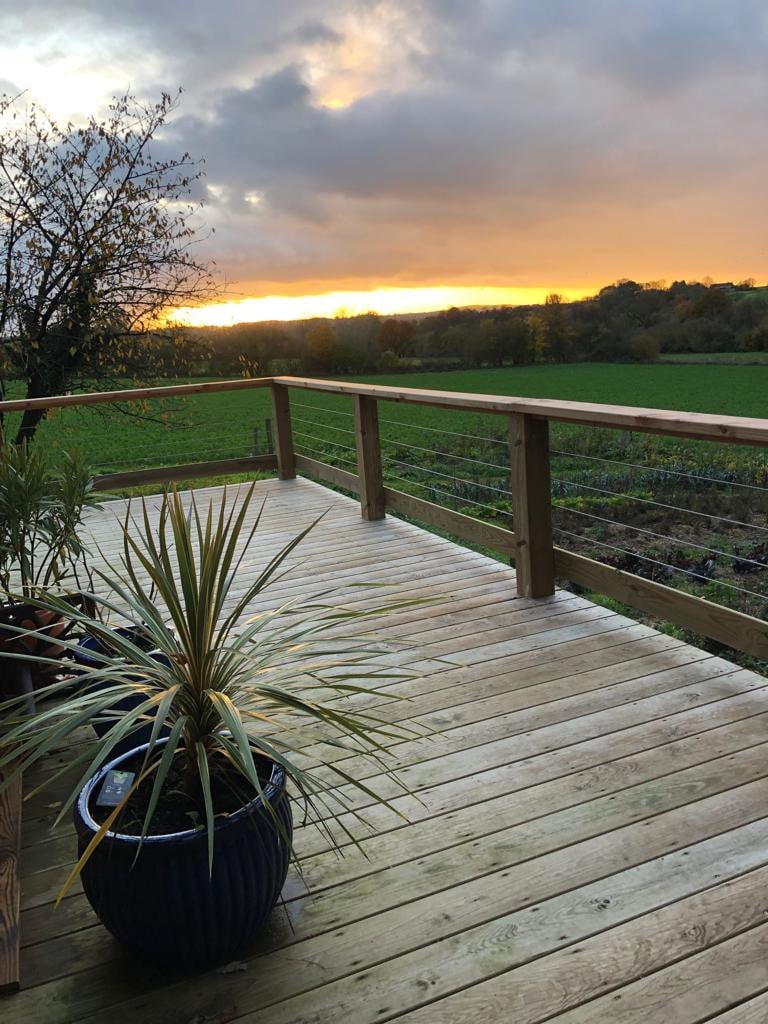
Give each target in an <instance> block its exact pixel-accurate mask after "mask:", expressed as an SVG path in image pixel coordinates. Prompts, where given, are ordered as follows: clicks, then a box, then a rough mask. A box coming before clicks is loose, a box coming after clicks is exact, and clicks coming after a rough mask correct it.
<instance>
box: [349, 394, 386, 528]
mask: <svg viewBox="0 0 768 1024" xmlns="http://www.w3.org/2000/svg"><path fill="white" fill-rule="evenodd" d="M355 435H356V437H357V473H358V476H359V478H360V511H361V513H362V516H363V519H383V518H384V515H385V509H384V479H383V476H382V471H381V442H380V439H379V410H378V405H377V402H376V399H375V398H364V397H363V396H361V395H356V396H355Z"/></svg>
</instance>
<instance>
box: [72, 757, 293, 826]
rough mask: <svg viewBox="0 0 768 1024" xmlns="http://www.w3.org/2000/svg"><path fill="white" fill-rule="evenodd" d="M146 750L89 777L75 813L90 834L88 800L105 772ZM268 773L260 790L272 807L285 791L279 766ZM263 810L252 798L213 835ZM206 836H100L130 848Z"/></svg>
mask: <svg viewBox="0 0 768 1024" xmlns="http://www.w3.org/2000/svg"><path fill="white" fill-rule="evenodd" d="M167 742H168V738H167V737H165V738H163V739H159V740H156V741H155V746H156V747H161V746H164V745H165V744H166V743H167ZM148 747H149V743H143V744H142V745H141V746H140V747H134V749H133V750H129V751H127V752H126V753H124V754H120V756H119V757H116V758H114V760H112V761H109V762H108V763H107V764H105V765H102V767H101V768H100V769H99V770H98V772H96V774H95V775H94V776H92V777H91V778H90V779H89V780H88V781H87V782H86V784H85V785H84V786H83V788H82V789H81V790H80V795H79V796H78V798H77V812H78V814H79V816H80V819H81V821H82V822H83V824H84V825H85V826H86V827H87V828H88V829H89V830H90V831H91V832H93V833H94V834H95V833H96V832H98V831H99V827H100V826H99V824H98V822H96V821H95V820H94V818H93V816H92V814H91V811H90V808H89V806H88V805H89V803H90V799H91V796H92V795H93V792H94V790H95V789H96V788H97V786H99V785H100V783H101V782H102V780H103V779H104V776H105V775H106V774H107V772H109V771H111V770H112V769H113V768H118V767H119V766H120V765H121V764H122V763H123V762H124V761H127V760H129V759H130V758H133V757H136V756H137V754H142V753H143V752H144V751H145V750H147V748H148ZM265 760H269V758H265ZM271 763H272V772H271V774H270V778H269V782H268V783H267V784H266V786H265V787H264V794H265V796H266V799H267V800H268V801H269V802H270V803H271V804H272V805H273V806H274V804H275V801H276V800H277V798H278V797H279V796H280V794H281V793H282V791H283V790H284V788H285V778H286V776H285V769H284V768H282V767H281V766H280V765H279V764H277V763H276V762H274V761H272V762H271ZM263 806H264V800H263V798H262V797H261V796H255V797H254V798H253V800H250V801H249V802H248V803H247V804H243V806H242V807H240V808H239V809H238V810H236V811H234V813H232V814H229V815H227V816H226V817H222V818H219V819H218V820H217V821H216V822H215V823H214V826H213V831H214V834H215V833H216V832H221V831H223V830H224V829H227V828H229V827H231V826H233V825H236V824H237V823H238V822H239V821H242V820H243V818H245V817H247V816H250V815H251V814H253V813H254V812H255V811H258V810H259V809H261V808H262V807H263ZM206 835H207V830H206V829H199V828H191V829H186V830H185V831H184V832H169V833H165V834H163V835H159V836H145V837H144V839H143V841H142V839H141V836H132V835H127V834H126V833H125V832H112V831H107V832H106V833H105V835H104V838H105V839H110V840H113V841H115V842H121V843H125V844H127V845H131V846H138V845H139V843H142V845H145V846H160V845H163V844H165V843H171V842H174V843H189V842H194V841H195V840H198V841H201V840H203V839H205V837H206Z"/></svg>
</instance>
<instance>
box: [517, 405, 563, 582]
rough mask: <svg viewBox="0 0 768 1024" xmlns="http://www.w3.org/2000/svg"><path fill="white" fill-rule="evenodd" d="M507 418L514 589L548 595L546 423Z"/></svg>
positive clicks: (551, 559) (549, 512)
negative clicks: (508, 425) (510, 462)
mask: <svg viewBox="0 0 768 1024" xmlns="http://www.w3.org/2000/svg"><path fill="white" fill-rule="evenodd" d="M509 419H510V441H511V446H510V453H511V459H512V517H513V526H512V528H513V530H514V534H515V552H516V554H515V568H516V571H517V592H518V593H519V594H520V595H521V596H522V597H547V596H548V595H549V594H553V593H554V591H555V573H554V552H553V543H552V492H551V489H550V479H549V422H548V421H547V420H546V419H543V418H539V417H535V416H530V415H528V414H527V413H513V414H512V415H511V416H510V418H509Z"/></svg>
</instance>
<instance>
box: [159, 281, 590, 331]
mask: <svg viewBox="0 0 768 1024" xmlns="http://www.w3.org/2000/svg"><path fill="white" fill-rule="evenodd" d="M549 291H550V290H549V289H545V288H493V287H490V288H483V287H458V288H451V287H448V286H446V287H440V288H376V289H373V290H371V291H334V292H327V293H325V294H319V295H295V296H294V295H265V296H263V297H261V298H252V299H238V300H234V301H232V302H214V303H210V304H208V305H205V306H198V307H186V308H185V307H180V308H179V309H176V310H174V311H173V314H172V317H173V319H174V320H177V321H179V322H180V323H184V324H189V325H190V326H193V327H203V326H205V327H208V326H211V327H227V326H229V325H231V324H237V323H255V322H257V321H260V320H306V319H309V318H310V317H330V316H339V315H344V316H356V315H358V314H361V313H368V312H374V313H379V314H381V315H383V316H387V315H391V314H393V313H429V312H433V311H435V310H439V309H447V308H448V307H450V306H524V305H533V304H536V303H542V302H544V299H545V298H546V296H547V294H549ZM592 291H593V290H591V289H586V290H573V289H563V290H561V291H560V292H559V294H562V295H563V297H564V298H566V299H579V298H583V297H584V296H585V295H589V294H592Z"/></svg>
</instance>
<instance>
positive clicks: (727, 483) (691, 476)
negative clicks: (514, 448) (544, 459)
mask: <svg viewBox="0 0 768 1024" xmlns="http://www.w3.org/2000/svg"><path fill="white" fill-rule="evenodd" d="M552 455H560V456H563V457H565V458H569V459H588V460H589V461H590V462H604V463H606V464H608V465H610V466H622V467H624V468H625V469H639V470H640V471H641V472H650V473H666V474H668V475H669V476H679V477H683V478H684V479H686V480H696V481H702V482H704V483H710V484H718V485H719V486H720V487H744V488H746V489H747V490H750V491H759V492H760V493H762V494H768V487H760V486H758V485H757V484H745V483H742V482H741V481H739V480H721V479H719V478H718V477H714V476H702V475H700V474H698V473H683V472H682V471H681V470H679V469H664V468H663V467H662V466H643V465H641V464H640V463H637V462H621V461H619V460H618V459H606V458H602V457H600V456H597V455H583V454H581V453H580V452H564V451H560V450H558V449H556V448H553V449H552Z"/></svg>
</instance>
